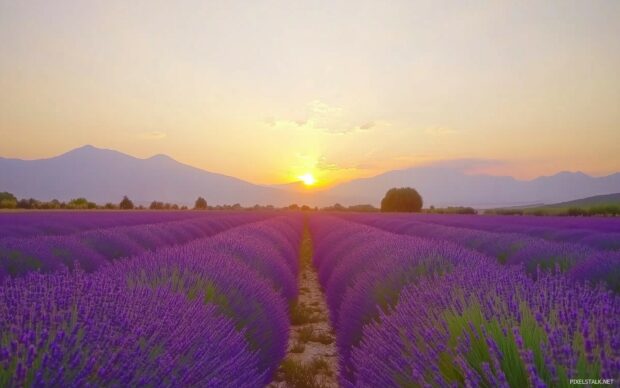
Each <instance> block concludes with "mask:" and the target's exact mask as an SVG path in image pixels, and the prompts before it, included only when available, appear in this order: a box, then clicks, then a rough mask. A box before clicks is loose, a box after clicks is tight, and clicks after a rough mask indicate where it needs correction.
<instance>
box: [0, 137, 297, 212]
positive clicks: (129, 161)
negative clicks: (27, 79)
mask: <svg viewBox="0 0 620 388" xmlns="http://www.w3.org/2000/svg"><path fill="white" fill-rule="evenodd" d="M0 191H10V192H12V193H13V194H15V195H16V196H18V197H26V198H28V197H34V198H37V199H41V200H51V199H53V198H56V199H59V200H69V199H71V198H76V197H86V198H88V199H89V200H92V201H96V202H98V203H104V202H108V201H115V202H117V201H119V200H120V198H122V196H123V195H128V196H129V197H130V198H131V199H133V200H134V201H135V202H136V203H148V202H150V201H152V200H159V201H165V202H175V203H181V204H188V205H190V204H193V202H194V200H195V199H196V198H197V197H198V196H199V195H200V196H203V197H205V198H207V200H208V201H209V204H213V205H215V204H233V203H240V204H242V205H247V206H249V205H253V204H256V203H258V204H274V205H285V204H288V203H290V201H291V199H292V198H291V194H290V193H288V192H286V191H284V190H278V189H275V188H269V187H264V186H259V185H255V184H252V183H249V182H246V181H243V180H241V179H237V178H234V177H230V176H226V175H222V174H216V173H213V172H209V171H205V170H201V169H198V168H195V167H191V166H188V165H185V164H183V163H180V162H177V161H176V160H174V159H172V158H170V157H168V156H165V155H156V156H153V157H151V158H147V159H139V158H135V157H133V156H130V155H126V154H123V153H121V152H117V151H113V150H107V149H100V148H96V147H93V146H84V147H81V148H77V149H75V150H72V151H69V152H67V153H65V154H62V155H60V156H57V157H53V158H49V159H39V160H19V159H5V158H0Z"/></svg>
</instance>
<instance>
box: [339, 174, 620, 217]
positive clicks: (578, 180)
mask: <svg viewBox="0 0 620 388" xmlns="http://www.w3.org/2000/svg"><path fill="white" fill-rule="evenodd" d="M403 186H411V187H415V188H416V189H417V190H418V191H419V192H420V194H421V195H422V197H423V198H424V201H425V206H430V205H435V206H448V205H460V206H474V207H478V208H488V207H499V206H517V205H528V204H540V203H555V202H561V201H569V200H573V199H576V198H583V197H588V196H594V195H601V194H609V193H617V192H620V173H616V174H612V175H608V176H605V177H591V176H589V175H586V174H584V173H581V172H561V173H558V174H556V175H553V176H545V177H540V178H536V179H533V180H528V181H522V180H517V179H515V178H512V177H507V176H491V175H468V174H466V173H465V172H463V171H462V170H460V169H458V168H453V167H446V166H423V167H415V168H409V169H405V170H397V171H389V172H386V173H383V174H381V175H377V176H375V177H372V178H365V179H357V180H353V181H350V182H347V183H343V184H340V185H338V186H335V187H333V188H332V189H331V190H330V191H329V193H330V195H332V196H336V197H341V198H342V197H344V198H348V199H349V201H350V202H351V203H372V204H375V205H378V204H379V202H380V200H381V198H382V197H383V195H384V194H385V192H386V190H387V189H389V188H391V187H403Z"/></svg>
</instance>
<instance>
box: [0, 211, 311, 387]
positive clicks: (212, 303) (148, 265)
mask: <svg viewBox="0 0 620 388" xmlns="http://www.w3.org/2000/svg"><path fill="white" fill-rule="evenodd" d="M301 229H302V222H301V219H299V218H297V217H294V216H289V217H278V218H272V219H269V220H266V221H262V222H259V223H253V224H249V225H245V226H241V227H239V228H236V229H233V230H231V231H228V232H225V233H222V234H220V235H218V236H216V237H213V238H206V239H201V240H197V241H194V242H192V243H189V244H185V245H182V246H175V247H170V248H164V249H161V250H158V251H156V252H147V253H144V254H141V255H138V256H136V257H133V258H130V259H123V260H118V261H115V262H113V263H110V264H107V265H105V266H103V267H102V268H100V269H99V270H98V271H95V272H93V273H84V272H83V271H80V270H79V269H78V270H76V271H73V272H71V273H69V272H67V271H60V272H55V273H52V274H45V275H43V274H36V273H31V274H28V275H27V276H25V277H22V278H17V279H9V280H7V281H6V282H5V283H4V284H3V285H2V286H0V334H1V335H0V385H3V386H4V385H35V386H50V385H56V386H87V385H91V386H143V385H157V386H240V387H255V386H261V385H264V384H266V383H267V382H269V381H271V378H272V375H273V372H274V371H275V368H276V367H277V366H278V365H279V363H280V361H281V359H282V358H283V356H284V354H285V351H286V345H287V339H288V331H289V319H288V314H287V306H288V303H289V300H288V299H290V298H294V297H295V295H293V294H289V292H288V291H287V290H286V289H285V287H280V286H279V285H278V284H277V283H276V281H275V280H276V279H275V278H274V276H280V275H282V274H284V275H285V276H289V277H290V278H292V279H293V281H295V279H296V271H297V264H296V258H297V248H298V243H299V240H300V236H301ZM242 237H243V239H244V240H245V239H246V238H247V239H248V241H251V243H248V244H246V245H243V244H242V245H239V244H236V242H238V241H239V240H240V239H241V238H242ZM274 268H276V269H277V271H276V270H274ZM278 271H280V272H278ZM276 274H277V275H276ZM295 289H296V287H295Z"/></svg>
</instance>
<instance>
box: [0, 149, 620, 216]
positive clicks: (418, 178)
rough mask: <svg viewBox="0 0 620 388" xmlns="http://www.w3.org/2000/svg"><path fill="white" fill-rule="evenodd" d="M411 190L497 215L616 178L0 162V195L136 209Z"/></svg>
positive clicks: (65, 158)
mask: <svg viewBox="0 0 620 388" xmlns="http://www.w3.org/2000/svg"><path fill="white" fill-rule="evenodd" d="M402 186H412V187H415V188H417V189H418V191H419V192H420V193H421V194H422V196H423V197H424V200H425V204H426V205H427V206H428V205H435V206H446V205H466V206H475V207H497V206H510V205H525V204H533V203H555V202H562V201H570V200H574V199H578V198H584V197H589V196H594V195H602V194H611V193H617V192H620V173H616V174H612V175H608V176H606V177H591V176H589V175H586V174H584V173H581V172H561V173H558V174H555V175H553V176H545V177H540V178H536V179H533V180H530V181H520V180H517V179H515V178H512V177H507V176H490V175H467V174H465V173H464V172H462V171H461V170H459V169H457V168H454V167H446V166H423V167H414V168H409V169H405V170H395V171H389V172H386V173H383V174H380V175H377V176H375V177H371V178H364V179H356V180H353V181H350V182H346V183H342V184H339V185H336V186H334V187H332V188H331V189H327V190H323V191H314V192H308V193H303V190H299V188H300V187H299V183H293V184H288V185H286V184H285V185H274V186H264V185H256V184H252V183H250V182H246V181H243V180H241V179H238V178H234V177H230V176H227V175H223V174H217V173H213V172H209V171H205V170H202V169H199V168H196V167H192V166H188V165H185V164H183V163H180V162H177V161H175V160H174V159H172V158H170V157H168V156H166V155H155V156H153V157H150V158H147V159H139V158H136V157H133V156H130V155H126V154H123V153H121V152H118V151H113V150H105V149H99V148H95V147H92V146H84V147H80V148H77V149H75V150H72V151H69V152H67V153H65V154H62V155H60V156H57V157H53V158H48V159H38V160H20V159H5V158H0V191H10V192H12V193H14V194H15V195H17V196H18V197H33V198H37V199H41V200H50V199H53V198H57V199H60V200H69V199H71V198H76V197H86V198H88V199H90V200H93V201H96V202H99V203H105V202H118V201H119V200H120V198H121V197H122V196H123V195H128V196H129V197H130V198H132V199H133V200H134V201H136V202H139V203H148V202H150V201H152V200H158V201H166V202H175V203H182V204H192V203H193V201H194V200H195V199H196V197H197V196H199V195H201V196H204V197H205V198H207V201H209V203H210V204H233V203H240V204H242V205H244V206H249V205H253V204H257V203H258V204H273V205H276V206H283V205H287V204H290V203H299V204H302V203H305V204H308V205H311V206H315V205H318V206H325V205H328V204H333V203H335V202H340V203H342V204H343V205H352V204H360V203H370V204H374V205H378V204H379V202H380V200H381V198H382V197H383V195H384V194H385V191H386V190H387V189H389V188H390V187H402Z"/></svg>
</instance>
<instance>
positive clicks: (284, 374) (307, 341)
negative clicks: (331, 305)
mask: <svg viewBox="0 0 620 388" xmlns="http://www.w3.org/2000/svg"><path fill="white" fill-rule="evenodd" d="M291 323H292V327H291V336H290V338H289V343H288V353H287V355H286V358H285V360H284V361H283V362H282V365H281V366H280V369H279V370H278V373H277V375H276V378H275V379H274V382H272V383H271V384H270V385H269V387H273V388H275V387H278V388H284V387H287V388H288V387H291V388H292V387H295V388H301V387H330V388H331V387H338V354H337V350H336V343H335V336H334V332H333V330H332V327H331V324H330V322H329V319H328V312H327V304H326V303H325V296H324V295H323V292H322V291H321V286H320V284H319V280H318V277H317V273H316V269H315V268H314V266H313V265H312V239H311V237H310V233H309V232H308V230H306V232H305V234H304V239H303V242H302V246H301V252H300V275H299V298H298V300H297V303H296V304H295V305H294V306H293V307H292V308H291Z"/></svg>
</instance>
